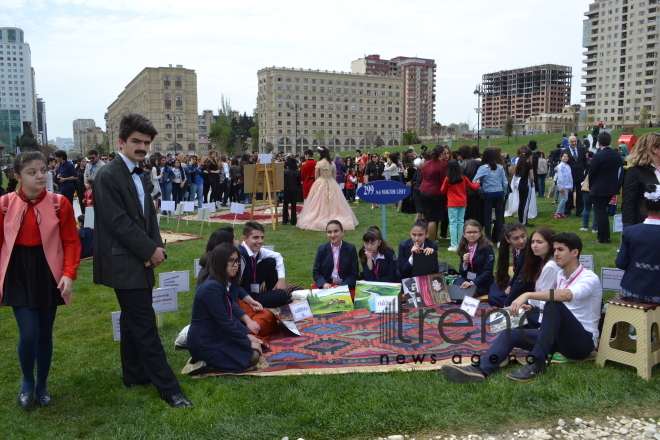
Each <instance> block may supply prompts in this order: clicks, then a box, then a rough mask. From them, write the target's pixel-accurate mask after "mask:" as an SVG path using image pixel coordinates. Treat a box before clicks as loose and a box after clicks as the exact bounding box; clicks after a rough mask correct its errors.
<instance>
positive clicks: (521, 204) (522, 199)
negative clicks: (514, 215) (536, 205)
mask: <svg viewBox="0 0 660 440" xmlns="http://www.w3.org/2000/svg"><path fill="white" fill-rule="evenodd" d="M518 196H519V197H518V221H519V222H520V223H522V224H523V225H524V224H525V223H527V211H528V210H529V186H519V187H518Z"/></svg>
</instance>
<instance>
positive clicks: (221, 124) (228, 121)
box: [209, 95, 234, 154]
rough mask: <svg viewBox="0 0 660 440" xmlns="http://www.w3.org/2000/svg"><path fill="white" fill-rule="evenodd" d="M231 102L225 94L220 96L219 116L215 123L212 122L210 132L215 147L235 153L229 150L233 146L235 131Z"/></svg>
mask: <svg viewBox="0 0 660 440" xmlns="http://www.w3.org/2000/svg"><path fill="white" fill-rule="evenodd" d="M231 112H232V110H231V103H230V102H229V98H225V95H222V96H221V98H220V108H219V109H218V116H217V117H216V121H215V123H214V124H211V130H210V134H209V140H210V141H211V145H213V147H214V148H218V149H219V150H222V151H225V152H227V153H229V154H232V153H233V148H232V151H229V148H230V147H233V145H232V144H233V142H232V141H233V140H234V137H233V133H232V117H231Z"/></svg>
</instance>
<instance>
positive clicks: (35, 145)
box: [18, 130, 39, 151]
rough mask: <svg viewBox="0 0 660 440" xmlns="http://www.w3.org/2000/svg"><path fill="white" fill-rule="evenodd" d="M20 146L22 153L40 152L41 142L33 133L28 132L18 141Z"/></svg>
mask: <svg viewBox="0 0 660 440" xmlns="http://www.w3.org/2000/svg"><path fill="white" fill-rule="evenodd" d="M18 146H19V147H20V148H21V151H37V150H39V142H37V140H36V139H35V138H34V135H33V134H32V131H30V130H26V131H25V133H23V134H22V135H21V137H20V139H19V141H18Z"/></svg>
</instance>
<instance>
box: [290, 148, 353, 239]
mask: <svg viewBox="0 0 660 440" xmlns="http://www.w3.org/2000/svg"><path fill="white" fill-rule="evenodd" d="M318 153H319V161H318V162H317V163H316V172H315V175H316V179H315V181H314V185H312V189H311V190H310V191H309V195H308V196H307V202H306V203H305V206H304V207H303V210H302V212H301V213H300V215H299V216H298V223H297V224H296V226H298V227H299V228H300V229H304V230H307V231H325V227H326V225H327V224H328V221H330V220H339V221H340V222H341V224H342V225H343V226H344V230H345V231H353V230H355V228H356V227H357V225H358V224H359V222H358V220H357V218H356V217H355V214H353V210H352V209H351V207H350V206H349V205H348V202H347V201H346V198H345V197H344V194H343V193H342V191H341V188H340V187H339V184H338V183H337V181H336V180H335V178H336V177H337V169H336V167H335V163H334V162H333V161H332V160H331V159H330V152H329V151H328V149H327V148H325V147H319V149H318Z"/></svg>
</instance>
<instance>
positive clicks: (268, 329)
mask: <svg viewBox="0 0 660 440" xmlns="http://www.w3.org/2000/svg"><path fill="white" fill-rule="evenodd" d="M223 243H228V244H230V245H232V246H234V247H238V240H237V239H236V235H235V234H234V228H232V227H231V226H223V227H222V228H218V229H216V230H215V231H213V233H212V234H211V236H210V237H209V241H208V243H207V244H206V253H205V254H204V255H203V256H202V258H200V260H199V265H200V266H201V267H202V268H203V267H205V265H206V264H207V263H206V261H207V259H208V258H209V255H210V253H211V251H212V250H213V249H215V248H216V247H218V246H220V245H221V244H223ZM241 263H243V262H241ZM243 266H244V265H243V264H241V265H240V267H239V277H240V276H242V271H243ZM239 284H240V283H239ZM230 293H231V294H232V300H233V301H234V303H235V304H237V305H238V306H239V307H240V308H241V309H243V311H244V312H245V314H244V315H242V316H240V317H239V320H240V321H241V322H242V323H243V324H245V326H246V327H247V328H248V329H249V330H250V331H251V332H252V333H254V334H255V335H257V336H259V337H260V338H261V339H264V340H268V339H269V338H270V337H271V336H273V335H274V334H275V333H277V332H278V331H279V328H278V326H277V318H276V317H275V315H274V314H273V312H271V311H270V310H265V309H264V308H263V306H262V305H261V304H260V303H259V302H258V301H255V300H254V299H253V298H252V297H251V296H250V295H249V294H248V293H247V292H246V291H245V289H243V287H241V286H240V285H239V288H238V289H232V290H231V291H230ZM239 314H240V313H239Z"/></svg>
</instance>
